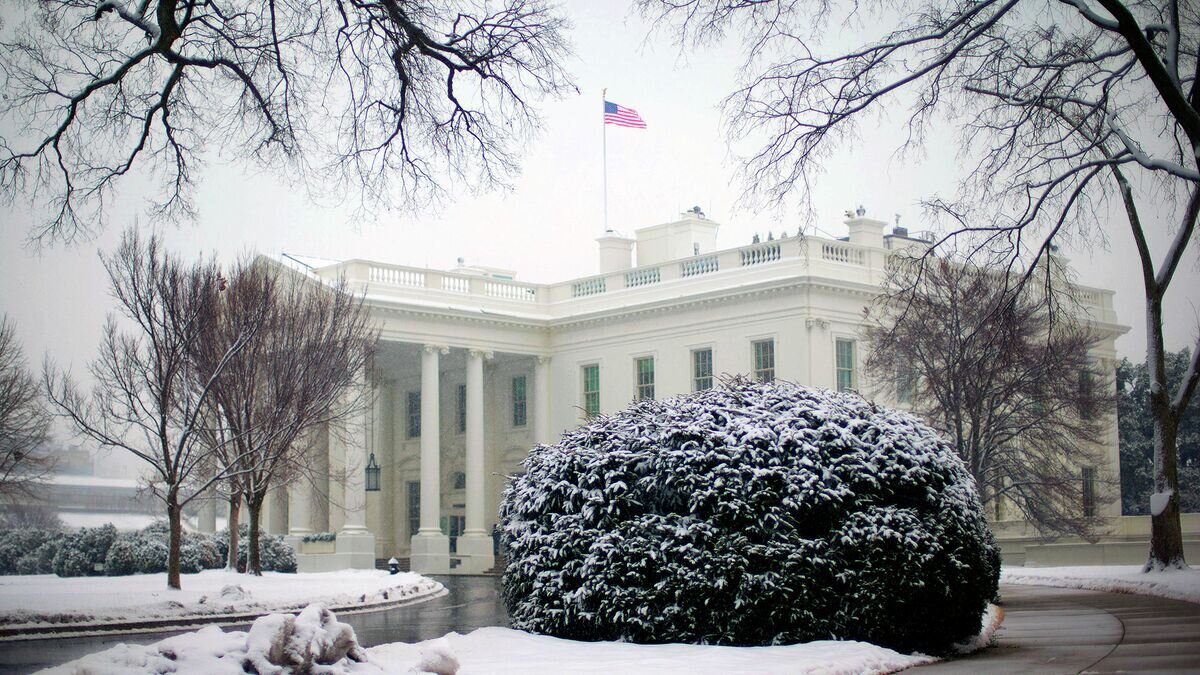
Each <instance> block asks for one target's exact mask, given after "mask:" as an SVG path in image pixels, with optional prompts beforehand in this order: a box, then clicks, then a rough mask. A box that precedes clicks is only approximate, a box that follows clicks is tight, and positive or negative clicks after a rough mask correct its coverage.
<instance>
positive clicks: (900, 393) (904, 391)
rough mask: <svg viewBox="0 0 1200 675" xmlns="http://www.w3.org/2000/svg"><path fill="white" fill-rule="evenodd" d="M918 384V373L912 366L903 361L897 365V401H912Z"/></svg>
mask: <svg viewBox="0 0 1200 675" xmlns="http://www.w3.org/2000/svg"><path fill="white" fill-rule="evenodd" d="M916 384H917V374H916V373H915V372H913V369H912V366H910V365H908V364H907V363H901V364H900V365H899V366H897V367H896V401H897V402H898V403H912V397H913V390H915V389H916Z"/></svg>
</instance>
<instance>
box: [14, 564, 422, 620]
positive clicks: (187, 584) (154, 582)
mask: <svg viewBox="0 0 1200 675" xmlns="http://www.w3.org/2000/svg"><path fill="white" fill-rule="evenodd" d="M182 586H183V589H182V590H178V591H172V590H168V589H167V575H166V574H165V573H163V574H134V575H130V576H124V577H72V578H66V579H63V578H60V577H57V576H54V575H49V574H46V575H36V576H0V627H4V628H15V627H18V626H29V627H30V628H31V629H34V630H36V628H37V627H39V626H45V625H46V624H50V623H54V624H61V623H71V624H81V626H80V627H81V628H85V627H86V624H107V623H119V622H128V621H142V620H161V619H177V618H178V619H187V618H190V617H201V616H212V615H218V614H245V613H267V612H278V611H295V610H296V609H299V608H302V607H304V606H306V605H308V604H309V603H312V602H320V603H323V604H325V605H326V606H328V607H333V608H340V607H348V606H353V605H369V604H378V603H391V602H394V601H398V600H404V599H412V600H415V599H417V598H419V597H422V596H433V595H437V594H440V593H442V592H444V589H443V587H442V585H441V584H439V583H438V582H436V581H434V580H432V579H429V578H426V577H423V576H421V575H419V574H414V573H411V572H404V573H401V574H397V575H394V576H393V575H390V574H388V573H387V572H384V571H381V570H343V571H339V572H324V573H319V574H318V573H311V574H283V573H279V572H265V573H263V576H261V577H254V576H249V575H246V574H236V573H231V572H226V571H224V570H206V571H204V572H200V573H199V574H185V575H183V583H182ZM235 587H240V590H238V588H235Z"/></svg>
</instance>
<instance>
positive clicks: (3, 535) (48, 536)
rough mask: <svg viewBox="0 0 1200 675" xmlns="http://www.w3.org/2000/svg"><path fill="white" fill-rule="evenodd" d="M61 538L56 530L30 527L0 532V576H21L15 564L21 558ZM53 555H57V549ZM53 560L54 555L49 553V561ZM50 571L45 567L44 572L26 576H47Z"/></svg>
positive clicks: (60, 534)
mask: <svg viewBox="0 0 1200 675" xmlns="http://www.w3.org/2000/svg"><path fill="white" fill-rule="evenodd" d="M62 536H63V535H62V533H61V532H59V531H57V530H50V529H38V528H32V527H22V528H17V529H11V530H0V574H22V572H19V571H17V562H18V561H19V560H20V559H21V558H25V557H27V556H30V555H31V554H34V553H35V552H36V551H37V550H38V549H39V548H40V547H41V546H42V545H43V544H45V543H46V542H48V541H57V540H59V539H61V538H62ZM55 553H57V549H56V550H55ZM39 558H40V557H39ZM53 559H54V554H53V553H51V554H50V560H53ZM26 565H28V563H26ZM50 571H51V570H50V568H49V567H47V569H46V570H45V571H44V572H28V574H49V573H50Z"/></svg>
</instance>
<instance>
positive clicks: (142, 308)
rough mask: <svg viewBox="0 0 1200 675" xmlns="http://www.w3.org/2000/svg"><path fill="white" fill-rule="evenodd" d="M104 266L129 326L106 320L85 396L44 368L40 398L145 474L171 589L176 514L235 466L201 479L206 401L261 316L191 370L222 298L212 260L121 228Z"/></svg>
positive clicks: (243, 322) (175, 580)
mask: <svg viewBox="0 0 1200 675" xmlns="http://www.w3.org/2000/svg"><path fill="white" fill-rule="evenodd" d="M104 266H105V269H106V270H107V272H108V276H109V282H110V286H111V291H112V294H113V297H114V299H115V300H116V301H117V307H118V311H119V312H120V314H121V316H122V317H123V318H124V319H125V320H126V321H127V322H128V324H131V325H132V329H131V330H128V331H126V330H123V329H122V327H121V326H120V325H119V324H118V322H117V320H116V318H115V317H110V319H109V321H108V324H107V325H106V327H105V331H104V338H103V342H102V343H101V346H100V353H99V356H98V357H97V358H96V360H95V361H93V362H92V365H91V374H92V378H93V379H94V380H95V385H94V388H93V389H92V392H91V394H90V395H86V394H83V393H81V392H80V391H79V390H78V389H77V388H76V387H75V386H74V384H73V383H72V382H71V378H70V377H69V376H68V375H67V374H66V373H63V372H59V371H58V370H57V369H55V368H54V367H53V366H52V365H50V364H49V363H47V364H46V367H45V368H44V376H43V377H44V382H45V389H46V394H47V397H48V398H49V399H50V402H51V404H52V406H53V408H54V411H55V412H56V413H57V414H58V415H60V416H61V417H63V418H65V419H66V420H67V421H68V422H69V423H70V424H71V426H73V427H74V429H75V430H76V431H77V432H78V433H80V434H82V435H84V436H87V437H88V438H90V439H91V440H92V441H94V442H96V443H97V444H99V445H100V446H101V447H108V448H119V449H121V450H124V451H127V452H129V453H131V454H133V455H134V456H136V457H138V458H140V459H141V460H143V461H144V462H146V464H148V465H149V466H150V468H151V469H152V470H153V476H152V478H151V479H150V486H151V488H152V489H153V491H154V494H155V496H157V497H158V498H159V499H161V500H162V501H163V503H164V505H165V506H166V510H167V520H168V522H169V524H170V529H171V536H170V540H169V547H170V558H169V560H168V576H167V584H168V585H169V586H170V587H172V588H179V543H180V541H179V538H180V532H181V529H180V528H181V517H182V509H183V507H184V506H185V505H186V504H187V503H188V502H189V501H191V500H192V499H193V498H194V497H195V496H196V495H197V494H199V493H200V492H201V491H203V490H204V489H205V488H207V487H208V485H211V484H212V483H214V482H216V481H218V480H221V479H222V478H225V477H226V476H228V475H229V474H230V472H234V471H236V470H237V469H238V466H237V464H236V463H230V464H226V465H224V466H222V467H221V471H218V472H216V473H208V474H205V475H203V476H201V473H202V472H203V471H205V470H206V469H209V468H210V467H211V466H212V462H211V461H210V459H209V454H210V453H211V452H213V448H212V447H211V446H209V445H207V444H205V443H202V442H200V441H201V440H202V439H201V436H200V434H198V431H199V430H200V429H201V427H202V425H203V424H204V423H205V422H206V421H207V420H206V419H205V411H206V409H207V402H208V400H209V399H210V397H211V396H212V395H213V391H214V385H215V383H216V382H217V380H218V378H219V377H220V375H221V374H222V372H223V371H224V369H225V368H227V367H229V366H230V364H231V363H232V362H233V360H234V358H235V357H236V356H237V355H238V354H239V353H240V352H241V351H242V350H243V349H245V348H246V346H247V345H248V344H249V343H250V341H251V339H252V338H253V336H254V334H255V332H256V331H258V330H259V329H260V327H261V325H262V322H263V318H264V317H265V312H264V311H262V310H259V311H257V312H254V313H252V314H250V315H247V316H245V317H242V318H241V319H240V320H239V322H238V324H237V327H236V328H235V329H234V330H233V331H232V332H233V333H234V337H233V338H232V339H230V340H229V341H228V342H226V343H224V344H223V345H222V346H221V348H220V350H219V352H218V353H217V355H216V358H214V359H213V360H211V361H210V362H207V363H203V364H200V363H197V362H196V361H195V360H194V359H193V358H191V357H192V353H193V351H194V350H195V349H196V344H197V342H198V341H200V340H201V339H203V338H204V336H205V334H206V330H207V328H206V327H207V326H208V325H210V324H211V323H212V322H213V321H215V320H216V318H217V311H218V305H219V295H220V294H221V293H222V284H221V277H220V274H219V271H218V268H217V266H216V264H215V263H214V262H211V261H200V262H196V263H194V264H191V265H187V264H185V263H183V262H182V261H181V260H179V259H178V258H176V257H174V256H172V255H169V254H167V253H166V252H165V251H163V250H162V249H161V244H160V242H159V240H158V238H157V237H155V236H151V237H150V238H148V239H143V238H142V237H140V236H139V235H138V234H137V233H136V232H135V231H127V232H126V233H125V235H124V236H123V237H122V239H121V244H120V245H119V246H118V248H117V250H116V252H114V253H113V254H112V255H111V256H106V257H104Z"/></svg>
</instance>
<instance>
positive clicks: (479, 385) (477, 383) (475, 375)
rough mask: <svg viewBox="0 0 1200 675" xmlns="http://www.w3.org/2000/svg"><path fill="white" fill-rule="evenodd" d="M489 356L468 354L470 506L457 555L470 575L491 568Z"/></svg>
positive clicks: (473, 351) (468, 494)
mask: <svg viewBox="0 0 1200 675" xmlns="http://www.w3.org/2000/svg"><path fill="white" fill-rule="evenodd" d="M485 357H491V354H490V353H485V352H483V351H480V350H477V349H472V350H469V351H468V352H467V429H466V431H467V438H466V441H467V448H466V456H467V457H466V459H467V461H466V464H467V466H466V469H467V506H466V511H467V513H466V516H467V522H466V528H465V529H464V531H463V534H462V536H461V537H459V538H458V552H459V553H460V554H462V556H463V566H464V567H465V568H466V572H467V573H476V574H478V573H480V572H485V571H487V570H488V569H489V568H491V566H492V564H493V562H494V559H493V556H492V537H491V535H490V534H489V533H488V532H486V531H485V530H484V529H483V528H484V516H483V514H484V503H485V500H486V496H485V494H484V493H485V486H486V484H487V481H486V478H487V477H486V475H485V474H484V467H485V464H484V457H483V359H484V358H485Z"/></svg>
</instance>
